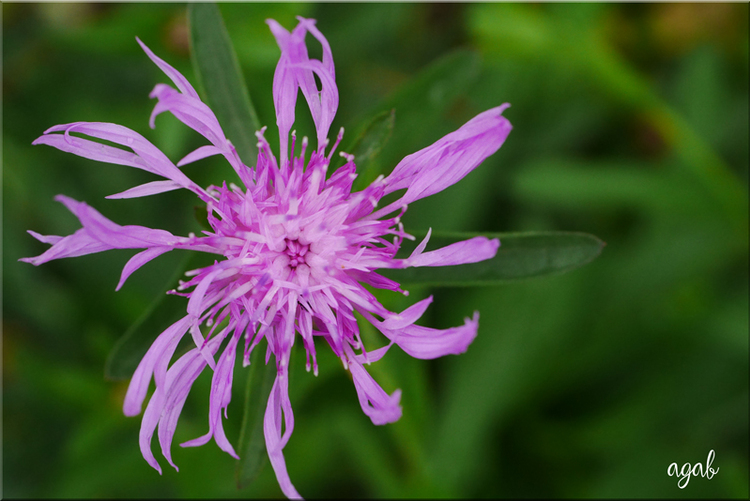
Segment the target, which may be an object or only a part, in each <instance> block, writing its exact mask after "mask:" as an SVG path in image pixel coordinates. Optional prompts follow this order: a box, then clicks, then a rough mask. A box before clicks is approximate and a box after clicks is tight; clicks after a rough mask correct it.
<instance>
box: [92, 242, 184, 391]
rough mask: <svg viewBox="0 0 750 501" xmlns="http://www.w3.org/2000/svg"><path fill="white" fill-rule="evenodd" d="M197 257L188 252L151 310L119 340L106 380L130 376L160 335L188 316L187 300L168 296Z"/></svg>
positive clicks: (105, 367) (105, 372) (111, 352)
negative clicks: (186, 314) (169, 291)
mask: <svg viewBox="0 0 750 501" xmlns="http://www.w3.org/2000/svg"><path fill="white" fill-rule="evenodd" d="M193 258H194V254H187V255H185V258H184V259H182V260H181V261H180V263H179V264H178V265H177V267H176V268H175V270H174V273H173V274H172V276H171V277H170V278H169V280H168V281H167V282H166V284H164V287H162V288H161V289H160V291H159V292H158V293H157V295H156V297H155V298H154V300H153V301H152V302H151V305H150V306H149V307H148V309H147V310H146V311H144V312H143V314H142V315H141V316H140V317H139V318H138V320H136V321H135V323H134V324H133V325H131V326H130V327H129V328H128V330H127V331H125V334H123V335H122V337H121V338H120V339H118V340H117V343H115V346H114V347H113V348H112V351H110V352H109V356H108V357H107V362H106V363H105V365H104V377H105V378H106V379H109V380H114V381H117V380H125V379H130V377H131V376H132V375H133V372H135V369H136V367H137V366H138V363H139V362H140V361H141V359H142V358H143V355H145V354H146V352H147V351H148V348H149V347H150V346H151V343H153V342H154V339H156V336H158V335H159V334H160V333H161V332H163V331H164V329H166V328H167V327H168V326H169V325H171V324H173V323H174V322H176V321H177V320H179V319H180V318H181V317H184V316H185V299H184V298H182V297H179V296H172V295H168V294H167V293H166V291H167V290H169V289H172V288H173V287H174V286H175V284H176V283H177V281H178V280H179V278H180V277H181V276H182V275H183V273H185V270H187V269H188V267H189V266H190V263H191V261H192V260H193Z"/></svg>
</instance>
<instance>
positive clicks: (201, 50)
mask: <svg viewBox="0 0 750 501" xmlns="http://www.w3.org/2000/svg"><path fill="white" fill-rule="evenodd" d="M188 22H189V25H190V53H191V57H192V60H193V67H194V68H195V73H196V75H197V77H198V81H199V82H200V83H201V85H202V87H203V90H204V92H205V95H206V97H207V100H208V104H209V105H210V107H211V109H212V110H213V111H214V113H216V118H218V119H219V123H220V124H221V126H222V128H223V129H224V133H225V134H226V135H227V137H228V138H229V140H230V141H232V144H233V145H234V147H235V148H236V149H237V153H238V154H239V155H240V158H241V159H242V161H243V162H244V163H245V164H246V165H255V159H256V157H257V155H258V150H257V147H256V143H257V139H256V137H255V131H257V130H258V129H260V123H259V121H258V116H257V115H256V114H255V109H254V108H253V104H252V102H251V101H250V95H249V94H248V92H247V86H246V85H245V79H244V78H243V76H242V72H241V71H240V65H239V62H238V60H237V55H236V54H235V52H234V48H233V47H232V43H231V41H230V40H229V33H227V29H226V27H225V26H224V21H223V20H222V18H221V12H220V11H219V7H218V6H217V5H216V4H214V3H190V4H188Z"/></svg>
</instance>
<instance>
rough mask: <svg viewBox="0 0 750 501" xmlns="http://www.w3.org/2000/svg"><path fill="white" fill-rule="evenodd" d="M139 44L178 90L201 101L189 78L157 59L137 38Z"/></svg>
mask: <svg viewBox="0 0 750 501" xmlns="http://www.w3.org/2000/svg"><path fill="white" fill-rule="evenodd" d="M135 39H136V41H137V42H138V44H139V45H140V46H141V48H142V49H143V51H144V52H145V53H146V55H147V56H148V57H149V59H151V60H152V61H153V62H154V63H155V64H156V65H157V66H158V67H159V69H161V70H162V71H163V72H164V73H165V74H166V75H167V76H168V77H169V79H170V80H172V82H174V84H175V85H176V86H177V88H178V89H180V91H181V92H183V93H185V94H187V95H188V96H191V97H194V98H196V99H199V97H198V93H197V92H195V89H194V88H193V86H192V85H190V82H188V80H187V78H185V77H184V76H182V74H181V73H180V72H179V71H177V70H176V69H174V68H172V67H171V66H170V65H169V64H167V63H166V62H165V61H163V60H162V59H160V58H159V57H157V55H156V54H154V53H153V52H151V49H149V48H148V47H146V44H144V43H143V42H141V39H140V38H138V37H135Z"/></svg>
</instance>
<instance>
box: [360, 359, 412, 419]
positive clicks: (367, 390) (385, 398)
mask: <svg viewBox="0 0 750 501" xmlns="http://www.w3.org/2000/svg"><path fill="white" fill-rule="evenodd" d="M349 371H350V372H351V373H352V380H353V381H354V388H355V389H356V390H357V397H358V398H359V404H360V405H361V406H362V411H363V412H364V413H365V414H367V415H368V416H369V417H370V419H371V420H372V422H373V424H376V425H381V424H387V423H394V422H396V421H398V420H399V419H400V418H401V405H399V402H400V400H401V390H396V391H394V392H393V394H392V395H388V394H387V393H386V392H385V391H384V390H383V388H381V387H380V385H379V384H378V383H377V382H375V380H374V379H373V378H372V376H370V374H369V373H368V372H367V371H366V370H365V369H364V367H362V365H361V364H360V363H359V362H358V361H357V360H356V359H354V358H353V357H349Z"/></svg>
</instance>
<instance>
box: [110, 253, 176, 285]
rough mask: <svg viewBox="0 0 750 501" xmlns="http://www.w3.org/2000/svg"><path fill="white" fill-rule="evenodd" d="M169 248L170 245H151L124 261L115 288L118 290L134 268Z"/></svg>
mask: <svg viewBox="0 0 750 501" xmlns="http://www.w3.org/2000/svg"><path fill="white" fill-rule="evenodd" d="M171 250H172V248H171V247H151V248H150V249H146V250H145V251H141V252H139V253H138V254H136V255H135V256H133V257H131V258H130V259H129V260H128V262H127V263H125V267H124V268H123V269H122V274H121V275H120V281H119V282H117V287H115V290H116V291H119V290H120V289H121V288H122V286H123V284H125V280H127V279H128V277H129V276H130V275H132V274H133V272H134V271H135V270H137V269H138V268H140V267H141V266H143V265H144V264H146V263H148V262H149V261H151V260H152V259H154V258H156V257H159V256H161V255H162V254H164V253H165V252H169V251H171Z"/></svg>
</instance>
